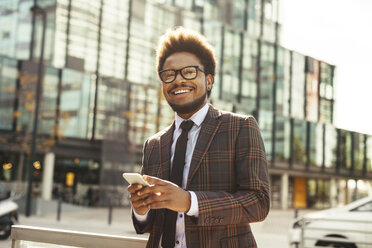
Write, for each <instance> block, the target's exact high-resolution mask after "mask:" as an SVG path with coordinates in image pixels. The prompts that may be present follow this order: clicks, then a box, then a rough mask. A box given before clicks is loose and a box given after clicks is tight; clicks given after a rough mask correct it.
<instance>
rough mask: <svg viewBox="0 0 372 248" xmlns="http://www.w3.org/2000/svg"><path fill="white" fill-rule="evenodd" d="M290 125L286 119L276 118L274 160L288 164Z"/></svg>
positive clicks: (282, 117)
mask: <svg viewBox="0 0 372 248" xmlns="http://www.w3.org/2000/svg"><path fill="white" fill-rule="evenodd" d="M290 129H291V124H290V120H289V118H288V117H284V116H277V117H276V134H275V135H276V137H275V160H276V161H280V162H288V160H289V156H290V145H291V130H290Z"/></svg>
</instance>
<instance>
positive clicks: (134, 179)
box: [123, 173, 150, 186]
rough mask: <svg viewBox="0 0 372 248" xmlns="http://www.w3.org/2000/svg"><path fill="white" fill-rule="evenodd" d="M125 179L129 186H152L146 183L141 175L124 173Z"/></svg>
mask: <svg viewBox="0 0 372 248" xmlns="http://www.w3.org/2000/svg"><path fill="white" fill-rule="evenodd" d="M123 177H124V179H125V180H127V182H128V183H129V184H135V183H138V184H142V185H144V186H150V184H149V183H148V182H146V181H145V179H143V178H142V175H141V174H139V173H123Z"/></svg>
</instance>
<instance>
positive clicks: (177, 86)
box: [168, 83, 195, 94]
mask: <svg viewBox="0 0 372 248" xmlns="http://www.w3.org/2000/svg"><path fill="white" fill-rule="evenodd" d="M183 87H189V88H192V89H195V87H194V86H191V85H188V84H186V83H181V84H179V85H178V84H174V85H173V86H172V87H171V88H170V89H169V90H168V94H170V93H171V92H172V91H173V90H175V89H177V88H183Z"/></svg>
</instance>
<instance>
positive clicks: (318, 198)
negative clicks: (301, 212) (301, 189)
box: [307, 179, 330, 209]
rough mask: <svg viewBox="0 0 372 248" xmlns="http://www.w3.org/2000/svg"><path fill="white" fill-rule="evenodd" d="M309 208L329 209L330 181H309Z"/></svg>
mask: <svg viewBox="0 0 372 248" xmlns="http://www.w3.org/2000/svg"><path fill="white" fill-rule="evenodd" d="M307 188H308V197H307V207H308V208H319V209H323V208H327V207H329V205H330V203H329V181H328V180H323V179H310V180H308V181H307Z"/></svg>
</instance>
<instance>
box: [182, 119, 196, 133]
mask: <svg viewBox="0 0 372 248" xmlns="http://www.w3.org/2000/svg"><path fill="white" fill-rule="evenodd" d="M193 125H194V122H193V121H192V120H187V121H183V122H182V123H181V128H182V131H186V132H188V131H190V129H191V128H192V126H193Z"/></svg>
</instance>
